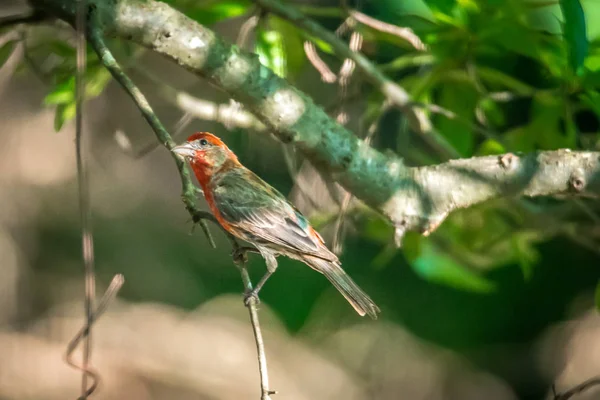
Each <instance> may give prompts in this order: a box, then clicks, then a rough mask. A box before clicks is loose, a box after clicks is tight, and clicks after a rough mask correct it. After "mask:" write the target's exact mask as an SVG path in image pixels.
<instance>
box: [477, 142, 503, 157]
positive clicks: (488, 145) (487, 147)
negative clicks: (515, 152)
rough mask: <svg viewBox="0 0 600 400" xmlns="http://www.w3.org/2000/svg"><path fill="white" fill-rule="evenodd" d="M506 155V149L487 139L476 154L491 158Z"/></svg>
mask: <svg viewBox="0 0 600 400" xmlns="http://www.w3.org/2000/svg"><path fill="white" fill-rule="evenodd" d="M503 153H506V148H505V147H504V146H503V145H502V144H501V143H498V142H497V141H495V140H493V139H486V140H485V141H484V142H483V143H482V144H481V145H480V146H479V149H478V150H477V152H476V153H475V154H476V155H478V156H489V155H493V154H503Z"/></svg>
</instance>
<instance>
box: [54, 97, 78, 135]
mask: <svg viewBox="0 0 600 400" xmlns="http://www.w3.org/2000/svg"><path fill="white" fill-rule="evenodd" d="M75 111H76V105H75V102H72V103H67V104H59V105H58V106H56V112H55V114H54V130H55V131H56V132H59V131H60V130H61V128H62V127H63V125H64V124H65V122H68V121H70V120H72V119H73V118H75Z"/></svg>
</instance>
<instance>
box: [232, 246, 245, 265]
mask: <svg viewBox="0 0 600 400" xmlns="http://www.w3.org/2000/svg"><path fill="white" fill-rule="evenodd" d="M231 257H232V258H233V262H234V263H236V264H237V265H245V264H246V263H247V262H248V252H247V250H246V249H245V248H244V247H236V248H234V249H233V250H232V251H231Z"/></svg>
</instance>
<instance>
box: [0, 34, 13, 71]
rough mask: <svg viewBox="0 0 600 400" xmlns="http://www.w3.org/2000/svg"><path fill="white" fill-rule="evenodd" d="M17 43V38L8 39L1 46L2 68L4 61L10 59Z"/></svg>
mask: <svg viewBox="0 0 600 400" xmlns="http://www.w3.org/2000/svg"><path fill="white" fill-rule="evenodd" d="M16 44H17V41H16V40H8V41H6V43H4V45H3V46H2V47H0V68H2V66H3V65H4V63H5V62H6V61H7V60H8V58H9V57H10V55H11V54H12V52H13V50H14V49H15V46H16Z"/></svg>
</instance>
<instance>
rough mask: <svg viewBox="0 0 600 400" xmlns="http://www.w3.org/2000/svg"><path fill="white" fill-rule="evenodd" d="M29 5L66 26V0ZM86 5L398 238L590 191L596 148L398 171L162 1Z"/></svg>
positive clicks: (396, 163) (70, 12) (597, 182)
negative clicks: (526, 200) (496, 201)
mask: <svg viewBox="0 0 600 400" xmlns="http://www.w3.org/2000/svg"><path fill="white" fill-rule="evenodd" d="M31 1H32V3H33V4H34V6H36V7H38V8H40V9H41V10H43V11H47V12H48V13H51V14H53V15H55V16H57V17H59V18H62V19H65V20H67V21H69V22H71V23H73V20H74V15H75V14H74V9H75V0H31ZM89 1H90V3H92V4H94V5H95V7H96V12H98V13H99V16H100V18H101V22H102V25H103V29H104V31H105V32H106V33H107V34H111V35H113V36H116V37H120V38H123V39H127V40H132V41H134V42H136V43H139V44H141V45H143V46H145V47H147V48H150V49H153V50H154V51H155V52H157V53H159V54H162V55H164V56H165V57H167V58H168V59H171V60H172V61H175V62H177V63H178V64H179V65H181V66H183V67H185V68H186V69H188V70H189V71H191V72H193V73H195V74H197V75H198V76H201V77H204V78H206V79H207V80H209V81H210V82H212V83H213V84H214V85H215V86H217V87H219V88H221V89H223V90H225V91H226V92H228V93H229V94H230V95H231V96H232V97H233V98H234V99H236V100H237V101H239V102H241V103H243V104H244V105H245V106H246V107H247V109H249V110H250V111H252V112H253V113H254V114H255V115H256V116H257V117H258V118H260V119H261V120H262V122H263V123H265V125H266V126H267V128H268V131H270V132H273V133H274V134H276V135H277V137H278V138H279V139H280V140H281V141H283V142H284V143H293V145H294V146H295V147H296V148H297V149H299V150H300V151H301V152H302V153H303V154H304V155H305V156H306V157H307V158H308V159H310V161H312V163H313V164H315V165H316V166H317V167H319V168H320V169H322V170H323V171H325V172H327V173H328V174H330V176H333V177H334V178H335V179H336V180H337V181H338V182H340V183H341V184H342V185H343V186H344V187H345V188H346V189H347V190H348V191H350V192H351V193H352V194H353V195H355V196H356V197H357V198H358V199H360V200H362V201H364V202H365V203H367V204H368V205H369V206H371V207H373V208H374V209H376V210H378V211H380V212H381V213H383V214H384V215H385V216H386V217H388V218H389V220H390V221H391V222H392V223H393V224H394V225H395V227H396V228H397V232H398V233H400V234H401V233H403V232H404V231H406V230H420V231H423V232H430V231H431V230H433V229H434V228H435V227H436V226H437V225H439V223H440V222H441V221H442V220H443V219H444V218H445V216H446V215H447V214H448V213H449V212H451V211H452V210H454V209H456V208H461V207H468V206H471V205H474V204H477V203H479V202H482V201H485V200H488V199H491V198H495V197H500V196H512V195H527V196H539V195H550V194H558V193H567V192H573V193H575V192H578V193H588V194H594V195H598V194H600V166H599V157H600V153H592V152H567V151H553V152H540V153H533V154H529V155H525V156H514V155H510V154H509V155H504V156H500V157H497V156H488V157H481V158H471V159H464V160H457V161H450V162H447V163H444V164H440V165H437V166H428V167H421V168H408V167H406V166H404V165H403V163H402V161H401V160H400V159H398V158H394V157H388V156H384V155H383V154H382V153H380V152H378V151H376V150H374V149H373V148H371V147H370V146H368V145H367V144H365V143H364V142H363V141H361V140H360V139H358V138H357V137H356V136H355V135H353V134H352V133H351V132H350V131H348V130H347V129H346V128H344V127H343V126H341V125H339V124H337V123H336V122H335V121H333V120H332V119H331V118H330V117H329V116H328V115H327V114H326V113H325V112H324V111H323V109H321V108H320V107H318V106H316V105H315V104H314V103H313V101H312V100H311V99H310V97H308V96H307V95H306V94H304V93H302V92H301V91H299V90H298V89H296V88H294V87H293V86H291V85H290V84H289V83H288V82H287V81H285V80H284V79H281V78H280V77H278V76H277V75H275V74H274V73H273V72H272V71H270V70H269V69H267V68H266V67H264V66H262V65H261V64H260V63H259V61H258V57H257V56H256V55H255V54H251V53H248V52H244V51H241V50H239V49H238V48H237V47H235V46H232V45H230V44H228V43H226V42H225V41H224V40H223V39H221V38H220V37H219V36H217V35H216V34H215V33H214V32H212V31H211V30H210V29H208V28H206V27H204V26H202V25H200V24H198V23H196V22H194V21H192V20H191V19H189V18H187V17H186V16H185V15H183V14H181V13H179V12H178V11H175V10H174V9H173V8H171V7H169V6H168V5H167V4H164V3H160V2H155V1H152V0H148V1H141V0H115V1H114V2H106V1H103V0H89ZM265 1H266V0H262V1H261V2H260V3H261V5H266V4H267V3H266V2H265ZM270 4H274V3H270ZM363 62H364V60H361V63H363ZM357 64H358V65H360V63H357Z"/></svg>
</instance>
